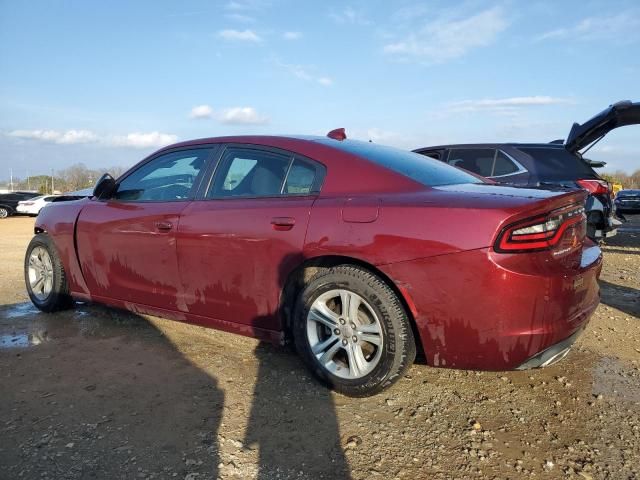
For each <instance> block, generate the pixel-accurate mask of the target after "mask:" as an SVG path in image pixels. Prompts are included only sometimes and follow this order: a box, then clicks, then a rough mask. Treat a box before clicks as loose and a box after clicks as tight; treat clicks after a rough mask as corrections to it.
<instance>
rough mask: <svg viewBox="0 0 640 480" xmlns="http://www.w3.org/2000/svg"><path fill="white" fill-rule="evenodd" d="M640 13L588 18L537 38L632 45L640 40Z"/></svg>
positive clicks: (539, 39)
mask: <svg viewBox="0 0 640 480" xmlns="http://www.w3.org/2000/svg"><path fill="white" fill-rule="evenodd" d="M639 31H640V13H639V12H638V11H628V12H624V13H619V14H617V15H609V16H601V17H588V18H585V19H583V20H581V21H580V22H579V23H577V24H576V25H574V26H572V27H566V28H558V29H556V30H550V31H548V32H546V33H543V34H542V35H539V36H538V37H536V38H535V40H537V41H544V40H554V39H557V40H560V39H562V40H579V41H589V40H591V41H597V40H613V41H616V42H619V43H630V42H634V41H637V40H639V39H640V35H639V34H638V32H639Z"/></svg>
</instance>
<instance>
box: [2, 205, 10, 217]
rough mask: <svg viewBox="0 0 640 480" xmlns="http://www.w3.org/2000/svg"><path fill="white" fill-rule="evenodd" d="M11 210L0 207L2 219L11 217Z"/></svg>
mask: <svg viewBox="0 0 640 480" xmlns="http://www.w3.org/2000/svg"><path fill="white" fill-rule="evenodd" d="M11 213H12V212H11V209H10V208H8V207H4V206H2V205H0V218H7V217H9V216H11Z"/></svg>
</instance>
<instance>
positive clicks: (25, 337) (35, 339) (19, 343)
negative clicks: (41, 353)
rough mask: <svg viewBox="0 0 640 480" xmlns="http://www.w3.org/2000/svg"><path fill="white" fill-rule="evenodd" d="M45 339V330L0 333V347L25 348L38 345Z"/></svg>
mask: <svg viewBox="0 0 640 480" xmlns="http://www.w3.org/2000/svg"><path fill="white" fill-rule="evenodd" d="M47 340H48V335H47V332H34V333H11V334H1V335H0V349H8V348H27V347H32V346H35V345H40V344H42V343H44V342H46V341H47Z"/></svg>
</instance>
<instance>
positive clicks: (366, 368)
mask: <svg viewBox="0 0 640 480" xmlns="http://www.w3.org/2000/svg"><path fill="white" fill-rule="evenodd" d="M307 340H308V342H309V346H310V347H311V351H312V352H313V355H314V356H315V357H316V359H317V360H318V362H319V363H320V364H321V365H322V367H323V368H325V369H326V370H327V371H329V372H330V373H332V374H333V375H336V376H338V377H340V378H345V379H352V380H353V379H359V378H362V377H364V376H366V375H367V374H369V373H371V372H372V371H373V369H374V368H375V367H376V365H377V364H378V362H379V361H380V358H381V356H382V351H383V346H384V337H383V331H382V324H381V323H380V320H379V319H378V316H377V315H376V313H375V311H374V310H373V308H372V307H371V305H369V303H368V302H367V301H366V300H365V299H364V298H362V297H361V296H360V295H358V294H356V293H354V292H351V291H349V290H344V289H335V290H330V291H328V292H325V293H323V294H322V295H320V296H319V297H318V298H317V299H316V300H315V301H314V302H313V304H312V305H311V308H310V309H309V313H308V314H307Z"/></svg>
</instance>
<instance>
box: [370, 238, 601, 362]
mask: <svg viewBox="0 0 640 480" xmlns="http://www.w3.org/2000/svg"><path fill="white" fill-rule="evenodd" d="M575 253H576V254H577V255H578V258H577V259H575V260H576V261H577V263H576V262H574V263H572V264H571V265H569V263H567V264H565V265H564V266H563V265H552V264H554V263H558V262H556V261H550V260H549V258H548V254H546V253H540V254H539V255H538V256H537V257H536V255H535V254H522V255H521V254H513V255H506V254H496V253H494V252H492V251H491V250H490V249H481V250H473V251H467V252H461V253H455V254H451V255H442V256H439V257H432V258H427V259H421V260H414V261H410V262H401V263H398V264H392V265H385V266H383V267H381V268H382V269H383V271H384V272H385V273H386V274H387V275H389V277H390V278H392V279H393V280H394V281H395V282H396V284H397V285H398V286H399V287H400V290H401V292H402V293H403V295H404V296H405V300H406V302H407V304H408V305H409V307H410V308H411V310H412V312H413V315H414V318H415V320H416V326H417V330H418V334H419V336H420V341H421V343H422V347H423V350H424V354H425V357H426V360H427V363H429V364H430V365H433V366H439V367H451V368H463V369H478V370H494V371H500V370H513V369H517V368H519V367H521V366H522V365H523V364H526V362H528V361H529V360H531V359H532V358H534V357H536V356H539V355H541V354H543V353H544V352H545V351H547V350H548V349H550V348H552V347H553V346H554V345H556V344H558V343H561V342H563V341H564V340H566V339H568V338H570V337H572V336H573V335H574V334H576V332H580V331H582V330H584V328H585V326H586V324H587V322H588V321H589V318H590V317H591V315H592V314H593V312H594V310H595V309H596V307H597V306H598V303H599V301H600V293H599V287H598V282H597V280H598V277H599V274H600V270H601V268H602V253H601V252H600V249H599V248H598V247H597V246H596V245H594V244H591V245H590V246H588V247H585V248H584V249H583V250H582V252H575ZM545 255H547V258H545ZM576 336H577V335H576ZM550 352H551V351H550ZM541 356H542V357H543V359H542V361H541V362H540V363H541V364H542V363H544V362H545V361H546V360H548V358H547V357H546V355H541ZM532 363H533V362H532ZM529 368H530V367H529Z"/></svg>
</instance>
